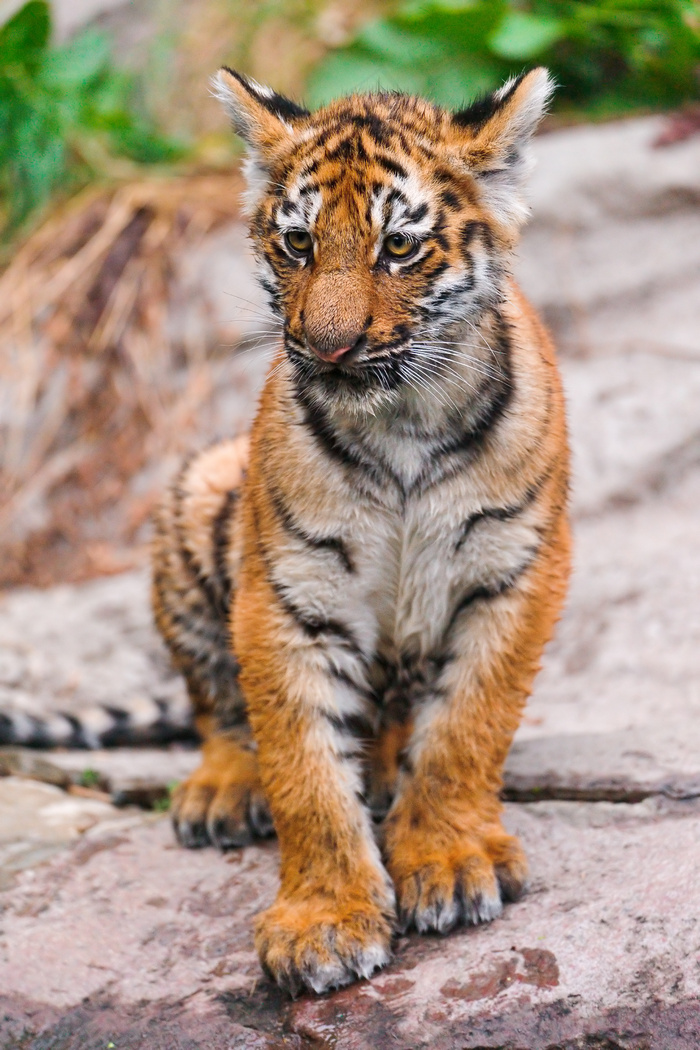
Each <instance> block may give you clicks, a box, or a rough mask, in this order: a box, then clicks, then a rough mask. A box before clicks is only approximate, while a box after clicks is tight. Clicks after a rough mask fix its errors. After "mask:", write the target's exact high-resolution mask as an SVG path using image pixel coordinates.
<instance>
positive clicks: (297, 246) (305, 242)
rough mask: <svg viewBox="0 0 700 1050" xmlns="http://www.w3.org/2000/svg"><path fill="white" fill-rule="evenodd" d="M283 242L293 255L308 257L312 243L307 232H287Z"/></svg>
mask: <svg viewBox="0 0 700 1050" xmlns="http://www.w3.org/2000/svg"><path fill="white" fill-rule="evenodd" d="M284 240H285V243H286V245H287V247H288V248H289V249H290V250H291V251H292V252H294V254H295V255H308V254H309V252H310V251H311V249H312V248H313V243H314V242H313V240H312V239H311V234H310V233H309V232H308V231H307V230H289V231H288V232H287V233H285V235H284Z"/></svg>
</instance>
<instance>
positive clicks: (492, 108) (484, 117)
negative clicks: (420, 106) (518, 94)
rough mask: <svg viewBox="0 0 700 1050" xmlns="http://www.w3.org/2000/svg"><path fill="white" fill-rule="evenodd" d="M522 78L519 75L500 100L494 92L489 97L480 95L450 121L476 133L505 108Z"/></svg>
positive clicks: (523, 74)
mask: <svg viewBox="0 0 700 1050" xmlns="http://www.w3.org/2000/svg"><path fill="white" fill-rule="evenodd" d="M524 76H525V73H521V75H520V76H519V77H517V78H516V79H515V80H514V81H513V83H512V84H511V86H510V88H509V89H508V91H507V92H506V94H505V95H502V96H501V98H498V97H497V95H498V92H495V91H494V92H493V93H492V94H490V95H482V97H481V98H477V99H475V101H474V102H472V103H471V105H470V106H468V107H467V108H466V109H463V110H460V112H459V113H453V114H452V120H453V121H454V123H455V124H457V125H458V126H459V127H467V128H471V129H472V130H473V131H478V130H479V129H480V128H482V127H483V126H484V124H486V123H487V121H489V120H490V119H491V117H493V116H495V114H496V113H498V111H499V110H500V109H502V108H503V106H505V104H506V102H508V100H509V98H510V97H511V95H512V94H513V92H514V91H515V90H516V88H517V87H518V86H519V84H520V82H521V81H522V79H523V77H524Z"/></svg>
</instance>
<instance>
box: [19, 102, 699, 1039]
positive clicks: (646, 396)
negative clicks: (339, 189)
mask: <svg viewBox="0 0 700 1050" xmlns="http://www.w3.org/2000/svg"><path fill="white" fill-rule="evenodd" d="M659 126H660V124H659V121H658V120H656V119H648V120H642V121H631V122H626V123H622V124H614V125H609V126H607V127H601V128H579V129H573V130H568V131H563V132H559V133H556V134H552V135H549V136H546V137H544V138H541V139H540V140H538V144H537V149H538V153H539V155H540V165H539V168H538V169H537V173H536V176H535V182H534V192H533V202H534V210H535V218H534V222H533V224H532V226H531V227H530V229H529V231H528V233H527V235H526V237H525V241H524V244H523V247H522V251H521V260H520V273H521V276H522V280H523V283H524V285H525V287H526V289H527V290H528V291H529V292H530V294H531V295H532V297H533V299H534V300H535V301H536V303H537V304H538V305H539V306H540V307H541V308H542V309H543V310H544V313H545V315H546V317H547V319H548V321H549V323H550V325H551V326H552V328H553V330H554V332H555V335H556V338H557V341H558V343H559V346H560V348H561V350H562V355H561V360H562V369H563V373H564V379H565V384H566V388H567V392H568V398H569V406H570V419H571V430H572V444H573V449H574V466H575V480H574V490H573V512H574V524H575V534H576V568H575V574H574V579H573V583H572V590H571V596H570V600H569V604H568V608H567V611H566V614H565V616H564V618H563V620H562V623H561V625H560V630H559V632H558V636H557V639H556V640H555V642H554V643H553V644H552V646H551V647H550V649H549V651H548V652H547V654H546V658H545V664H544V670H543V673H542V675H541V677H540V678H539V679H538V682H537V687H536V690H535V694H534V695H533V697H532V699H531V701H530V704H529V706H528V709H527V712H526V717H525V719H524V722H523V725H522V727H521V729H520V731H519V733H518V736H517V739H516V743H515V746H514V748H513V751H512V754H511V756H510V759H509V763H508V769H507V777H506V794H507V797H509V798H511V799H514V800H518V801H516V802H510V803H509V804H508V822H509V824H510V826H511V827H512V828H513V830H515V831H517V832H518V833H519V834H520V835H522V838H523V840H524V842H525V845H526V847H527V849H528V854H529V857H530V861H531V868H532V887H531V891H530V893H529V895H528V896H527V897H526V898H524V900H523V901H522V902H520V903H518V904H517V905H512V906H509V907H508V908H507V909H506V911H505V914H504V916H503V918H502V919H500V920H499V921H497V922H496V923H494V924H493V925H492V926H490V927H488V928H482V929H478V930H466V931H461V932H457V933H455V934H453V935H451V936H449V937H448V938H444V939H438V938H418V937H411V938H403V939H401V940H400V941H399V942H398V944H397V946H396V957H395V961H394V962H393V963H392V964H391V966H390V967H389V969H388V970H386V971H385V972H384V973H383V974H382V975H380V976H378V977H377V978H375V979H374V980H373V981H372V982H369V983H366V982H365V983H362V984H359V985H357V986H355V987H353V988H350V989H347V990H344V991H341V992H339V993H336V994H335V995H330V996H326V997H323V998H321V999H311V998H302V999H300V1000H298V1001H297V1002H295V1003H289V1002H288V1001H286V1000H284V999H283V998H281V997H280V996H279V995H278V994H277V992H276V991H275V990H274V989H273V988H272V987H271V986H270V985H269V984H268V982H267V981H266V980H265V979H264V978H262V976H261V974H260V972H259V969H258V964H257V960H256V958H255V956H254V953H253V950H252V940H251V929H252V924H251V920H252V916H253V914H254V913H255V912H256V911H257V910H258V909H259V908H261V907H264V906H265V904H266V903H268V902H269V901H270V900H271V899H272V896H273V894H274V890H275V884H276V881H275V880H276V863H277V851H276V846H275V844H274V843H271V844H269V845H266V846H265V847H263V848H258V847H255V848H250V849H246V850H245V851H243V852H238V853H231V854H227V855H225V856H221V855H217V854H215V853H214V852H213V851H209V850H206V851H202V852H199V853H188V852H185V851H181V850H178V849H177V848H176V846H175V843H174V841H173V839H172V835H171V832H170V829H169V827H168V823H167V821H166V820H164V819H162V818H157V817H153V816H152V815H146V814H143V813H138V812H125V811H123V810H116V809H115V808H114V807H113V806H111V805H110V804H109V802H107V801H103V800H100V799H99V798H92V799H89V798H80V797H78V796H75V795H68V794H66V793H65V792H64V791H62V789H61V784H68V783H69V782H70V783H75V781H76V779H78V780H79V779H80V775H81V773H82V772H83V771H84V770H85V768H87V767H90V768H95V769H96V771H97V772H99V774H100V777H101V778H102V779H101V780H100V782H99V786H100V787H101V788H107V789H108V791H111V792H112V793H113V794H116V793H117V791H118V785H119V783H122V784H123V783H124V778H126V780H127V781H128V779H129V777H131V783H132V784H133V783H136V782H140V783H141V784H142V785H143V784H144V783H148V784H150V787H149V790H152V789H153V784H154V783H155V784H157V785H159V788H160V790H161V791H162V789H163V788H164V786H165V785H166V784H167V783H168V781H169V780H171V779H178V778H179V777H180V776H182V775H185V774H186V772H187V771H188V768H189V766H188V763H191V762H193V761H195V760H196V756H195V755H194V754H193V753H192V752H186V751H181V752H175V753H174V754H175V758H173V753H166V752H163V753H161V759H159V761H160V762H161V766H160V768H156V763H155V759H152V758H149V753H147V752H144V753H142V754H141V757H140V758H139V760H138V761H139V762H140V763H141V766H140V768H139V769H137V768H136V765H137V764H136V763H135V762H131V763H130V761H129V757H128V756H123V755H122V756H121V757H116V758H115V757H110V756H107V757H105V756H101V755H99V754H88V753H84V752H83V753H82V754H80V755H74V754H68V753H67V754H64V755H60V754H56V755H49V756H47V757H48V759H49V761H50V762H51V764H52V767H53V772H51V771H47V770H46V769H45V768H44V769H43V771H42V770H41V769H40V768H37V767H36V766H34V767H33V769H30V768H29V766H30V765H31V763H30V762H29V759H27V758H26V754H25V757H22V756H21V755H20V757H18V758H16V759H15V765H14V766H12V767H10V766H9V765H6V766H5V767H3V766H2V761H1V760H0V769H2V768H4V769H5V772H6V773H7V772H10V773H12V774H13V776H11V777H7V776H6V777H5V779H3V780H0V816H2V818H3V826H5V824H6V825H7V827H8V828H9V831H8V832H7V835H6V836H5V837H4V838H3V840H2V842H1V843H0V872H1V873H2V879H3V880H4V881H3V882H2V884H1V885H3V886H4V892H3V893H2V895H1V896H0V908H2V913H1V915H2V917H1V919H0V930H1V933H0V1004H1V1005H2V1007H3V1009H2V1010H0V1018H4V1019H3V1020H0V1050H10V1048H12V1050H15V1048H21V1050H39V1048H46V1047H51V1048H53V1050H73V1048H83V1047H85V1048H90V1050H92V1048H95V1050H97V1048H100V1050H103V1048H104V1047H107V1046H109V1045H110V1043H112V1044H113V1045H114V1046H115V1047H117V1048H119V1050H123V1048H130V1047H132V1046H141V1045H142V1046H145V1047H149V1048H159V1047H163V1048H164V1050H165V1048H167V1050H180V1048H182V1050H185V1048H187V1050H189V1048H196V1047H202V1048H205V1047H206V1048H207V1050H219V1048H221V1050H224V1048H227V1050H228V1048H230V1047H236V1048H237V1047H241V1048H243V1047H251V1048H253V1047H255V1048H257V1047H267V1048H270V1050H277V1048H282V1047H293V1048H302V1047H321V1048H323V1047H328V1048H330V1047H336V1048H340V1050H345V1048H347V1050H364V1048H370V1047H371V1048H375V1047H382V1048H384V1047H396V1048H398V1050H417V1048H420V1047H428V1046H430V1047H436V1048H438V1050H442V1048H445V1050H448V1048H449V1050H452V1048H457V1047H459V1048H478V1047H481V1048H486V1047H503V1048H509V1050H545V1048H547V1050H550V1048H551V1050H557V1048H558V1050H575V1048H582V1047H588V1048H600V1050H604V1048H605V1050H616V1048H620V1050H622V1048H625V1050H676V1048H683V1050H690V1048H695V1047H697V1046H698V1045H700V1007H699V1006H698V999H699V997H700V987H699V985H700V919H699V918H698V916H700V899H699V898H698V893H699V892H700V889H699V883H698V879H697V871H698V868H699V867H700V845H699V843H700V834H699V832H700V690H699V689H698V681H700V675H699V672H700V644H699V642H700V606H698V602H697V594H698V592H699V590H700V587H699V585H700V530H699V529H698V525H697V521H698V507H699V506H700V422H699V420H700V416H699V415H698V404H699V403H700V398H699V395H700V339H699V337H698V332H700V297H699V296H698V295H697V287H698V278H699V277H700V253H699V252H698V244H700V210H699V209H698V207H697V204H698V200H699V199H700V175H699V173H700V139H698V138H695V139H689V140H688V141H687V142H684V143H680V144H677V145H675V146H672V147H669V148H668V149H666V150H653V149H652V148H651V143H652V142H653V141H654V139H655V138H656V137H657V135H658V132H659ZM239 237H240V234H239V232H238V231H236V230H232V231H231V233H230V235H227V236H226V237H221V238H219V241H218V242H217V247H216V253H215V255H214V256H212V257H208V258H207V259H203V260H201V261H200V262H201V265H202V266H207V267H209V268H210V272H211V273H213V274H214V273H217V274H224V273H225V272H226V259H227V257H228V258H231V259H233V257H234V256H237V257H238V258H240V256H239V255H238V248H237V247H236V245H237V244H239V243H240V241H239ZM197 265H200V263H198V264H197ZM219 281H220V282H221V283H222V284H224V283H225V279H224V278H223V277H222V276H221V277H217V278H216V280H215V281H213V284H216V283H217V282H219ZM242 294H245V295H246V298H248V297H249V293H248V291H245V292H244V293H242ZM213 308H216V309H220V310H221V318H220V323H221V325H222V326H224V325H225V323H226V314H228V316H229V317H230V313H231V306H230V302H229V300H227V299H226V298H225V297H223V294H222V298H221V303H220V304H219V306H216V304H214V307H213ZM254 309H255V307H254ZM249 356H250V358H251V373H252V374H254V375H257V376H258V378H259V376H260V374H261V371H262V367H263V365H262V364H261V363H260V362H259V361H256V360H255V356H254V355H249ZM231 404H232V406H233V409H232V410H233V411H234V413H235V412H236V411H240V413H241V414H240V415H239V416H236V421H237V422H239V423H240V422H242V421H243V420H244V416H245V412H246V411H248V410H249V408H248V407H247V408H245V409H243V408H242V407H241V408H237V407H236V406H238V405H242V402H240V400H239V401H238V402H237V401H236V399H235V397H232V400H231ZM0 637H1V638H2V639H3V647H2V649H1V650H0V691H1V692H0V711H5V712H12V713H13V714H14V715H15V716H16V715H18V714H20V715H21V716H23V717H24V718H25V719H29V720H30V721H31V719H32V718H33V717H38V716H39V715H43V714H45V713H46V712H47V711H53V712H55V717H56V718H59V717H60V714H59V712H60V711H61V710H63V711H68V712H69V713H70V712H74V713H75V712H78V711H80V712H83V711H85V709H86V708H92V709H93V712H94V713H93V716H92V717H93V718H94V719H95V721H94V725H95V727H96V729H97V728H99V718H100V715H99V704H101V703H106V704H109V705H111V706H118V707H120V708H123V709H124V710H126V711H128V712H129V713H130V714H131V715H132V716H133V717H134V718H136V719H139V718H140V719H141V720H142V722H143V724H144V725H145V724H148V720H149V718H150V719H152V718H153V712H154V702H155V701H156V700H160V701H161V703H167V704H169V705H172V709H173V712H179V714H178V717H180V718H181V719H183V725H184V724H185V722H186V718H187V712H186V706H185V701H184V692H183V690H182V686H181V684H180V683H179V681H178V680H177V679H176V678H174V677H173V676H172V675H171V674H170V672H169V671H168V669H167V664H166V662H165V660H164V656H163V653H162V650H161V649H160V647H159V644H158V642H157V640H156V638H155V636H154V634H153V633H152V630H151V628H150V624H149V614H148V606H147V581H146V577H145V574H143V573H138V572H136V573H130V574H126V575H124V576H122V577H115V578H112V579H109V580H101V581H96V582H94V583H91V584H87V585H84V586H82V587H78V588H70V587H65V588H56V589H55V590H54V591H52V592H42V593H36V592H30V591H22V592H15V593H12V594H7V595H6V596H4V598H3V599H2V600H1V601H0ZM156 706H157V705H156ZM162 756H165V757H162ZM183 756H184V757H183ZM176 762H179V763H181V767H178V771H177V772H176V773H175V774H174V775H173V770H174V763H176ZM110 763H111V765H110ZM120 763H121V765H120ZM27 777H38V778H39V780H42V779H43V780H47V779H48V780H49V781H51V779H52V777H53V782H52V783H49V784H48V785H46V784H43V783H38V782H35V781H33V780H31V779H27ZM62 777H63V778H67V779H61V778H62ZM120 778H122V779H121V780H120ZM139 778H140V780H139ZM149 778H150V780H149ZM72 790H73V789H72ZM131 797H132V798H133V797H134V796H131ZM534 799H537V800H539V801H536V802H533V801H531V800H534ZM552 799H554V800H559V801H551V800H552ZM561 800H568V801H561ZM88 803H89V805H88ZM10 811H11V812H12V814H13V815H12V819H11V820H10V817H9V815H8V814H9V813H10ZM47 812H48V814H49V816H48V817H47ZM52 813H53V814H56V813H59V814H61V821H62V823H61V822H60V821H59V823H52V821H53V820H54V817H52V816H51V814H52ZM56 819H57V818H56ZM13 822H14V823H13ZM3 834H4V832H3ZM8 851H9V852H8ZM13 851H15V852H13ZM47 858H50V859H48V860H47ZM40 861H41V862H46V863H43V864H41V865H40V864H39V862H40ZM35 865H39V866H36V867H35Z"/></svg>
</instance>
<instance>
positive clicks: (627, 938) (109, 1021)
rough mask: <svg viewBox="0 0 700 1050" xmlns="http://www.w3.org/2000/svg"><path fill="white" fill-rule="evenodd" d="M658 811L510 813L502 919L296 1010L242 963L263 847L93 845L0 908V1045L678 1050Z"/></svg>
mask: <svg viewBox="0 0 700 1050" xmlns="http://www.w3.org/2000/svg"><path fill="white" fill-rule="evenodd" d="M664 805H668V804H662V803H660V802H659V801H653V802H652V801H648V802H645V803H641V804H639V805H632V806H628V805H617V806H616V805H612V804H605V803H604V804H599V805H592V804H586V805H582V804H576V803H563V802H560V803H538V804H533V805H527V806H510V807H509V808H508V823H509V825H510V826H511V827H512V829H513V830H514V831H517V832H518V833H519V834H520V835H522V837H523V840H524V842H525V844H526V846H527V848H528V852H529V856H530V860H531V867H532V884H531V889H530V892H529V894H528V895H527V896H526V897H525V898H524V899H523V900H522V901H521V902H520V903H518V904H515V905H510V906H508V907H507V908H506V910H505V912H504V915H503V916H502V918H501V919H499V920H497V921H496V922H494V923H493V924H492V925H490V926H488V927H482V928H478V929H467V930H460V931H457V932H455V933H453V934H452V935H450V936H448V937H445V938H440V937H418V936H411V937H403V938H400V939H399V941H398V942H397V944H396V952H395V958H394V961H393V962H392V963H391V964H390V966H389V967H387V969H386V970H384V971H383V972H382V973H381V974H378V975H377V976H376V977H375V978H374V979H373V980H372V981H369V982H362V983H359V984H357V985H354V986H352V987H350V988H346V989H343V990H341V991H339V992H336V993H334V994H331V995H327V996H324V997H321V998H316V997H310V996H306V997H302V998H300V999H299V1000H297V1001H296V1002H291V1001H289V1000H288V999H286V998H285V997H284V996H283V995H282V994H281V993H280V992H279V991H278V990H277V989H276V988H274V987H273V986H272V985H271V984H270V983H269V982H268V980H267V979H266V978H265V977H263V975H262V973H261V971H260V969H259V965H258V960H257V957H256V955H255V952H254V948H253V940H252V918H253V916H254V914H255V913H256V912H257V911H258V910H259V909H261V908H263V907H265V906H266V905H267V904H268V903H270V902H271V900H272V899H273V896H274V893H275V890H276V886H277V847H276V845H275V844H274V843H270V844H268V845H265V846H262V847H251V848H248V849H246V850H244V851H241V852H235V853H229V854H226V855H221V854H217V853H215V852H214V851H213V850H203V851H199V852H187V851H185V850H182V849H180V848H179V847H177V846H176V844H175V842H174V840H173V837H172V833H171V830H170V827H169V823H168V821H167V820H166V819H163V818H153V817H152V818H142V822H140V823H138V824H136V825H132V826H130V827H125V828H123V829H121V830H119V829H116V830H115V829H113V828H111V829H107V830H106V831H101V830H100V829H99V828H97V829H95V830H93V831H92V832H89V833H88V834H86V835H85V836H84V837H83V839H82V840H81V841H80V842H79V843H78V844H76V845H75V846H73V847H72V848H71V849H70V850H69V851H68V852H65V853H64V854H63V855H61V856H60V857H58V858H55V859H53V860H52V861H50V862H49V863H48V864H47V865H45V866H44V867H42V868H39V869H37V870H35V871H34V872H25V873H23V874H22V875H20V876H19V878H18V882H17V884H16V886H15V887H14V888H12V889H10V890H8V891H6V892H5V893H4V894H3V895H2V896H1V897H0V902H1V905H2V909H3V911H2V936H1V938H0V989H1V992H2V997H3V998H2V999H1V1000H0V1002H1V1004H2V1007H3V1011H2V1012H1V1013H0V1016H1V1015H2V1014H4V1018H5V1019H4V1020H3V1021H0V1048H2V1050H10V1047H12V1048H14V1047H15V1045H19V1046H22V1047H31V1048H34V1047H36V1048H39V1047H44V1046H46V1047H48V1046H51V1047H52V1048H53V1047H56V1048H61V1050H63V1048H65V1050H72V1048H74V1047H75V1048H79V1047H90V1048H92V1047H93V1046H94V1047H95V1048H97V1047H98V1046H99V1047H100V1048H102V1047H105V1046H106V1045H107V1043H108V1042H109V1041H111V1042H113V1043H114V1045H115V1047H116V1048H118V1050H122V1048H129V1050H130V1048H131V1046H132V1045H133V1046H135V1045H139V1046H141V1045H143V1046H145V1047H148V1048H149V1050H150V1048H152V1047H160V1046H163V1047H167V1050H185V1048H187V1050H190V1048H193V1047H202V1048H205V1047H206V1050H224V1048H226V1050H228V1048H230V1047H248V1046H250V1047H268V1048H277V1047H280V1048H281V1047H285V1046H286V1047H312V1046H318V1047H335V1048H336V1050H376V1048H384V1047H397V1048H403V1050H409V1048H410V1050H418V1048H422V1047H437V1048H439V1050H440V1048H444V1050H448V1048H454V1047H460V1048H462V1047H464V1048H470V1047H482V1048H485V1047H503V1046H513V1047H518V1048H523V1050H524V1048H528V1050H544V1048H545V1047H549V1046H552V1047H565V1046H571V1047H574V1046H576V1045H581V1046H583V1045H584V1044H583V1043H580V1044H577V1043H575V1042H571V1043H569V1042H567V1040H573V1039H577V1038H579V1037H581V1036H583V1035H584V1034H586V1033H589V1034H593V1033H597V1032H601V1031H604V1030H606V1028H610V1030H611V1031H613V1030H614V1031H616V1030H617V1029H615V1025H617V1026H618V1028H619V1030H620V1032H622V1031H623V1029H624V1028H625V1025H626V1026H627V1027H629V1025H630V1024H632V1023H633V1021H634V1018H637V1019H638V1023H639V1024H641V1023H642V1021H640V1020H639V1018H641V1017H642V1015H643V1014H644V1018H645V1019H644V1022H643V1027H644V1026H646V1028H645V1030H648V1031H651V1030H652V1029H653V1025H657V1026H658V1025H659V1024H662V1022H663V1025H664V1026H665V1028H664V1029H663V1031H664V1032H665V1035H664V1036H663V1038H664V1039H667V1040H668V1041H667V1042H662V1043H657V1042H654V1041H653V1040H652V1041H649V1038H650V1037H649V1036H648V1031H647V1036H646V1037H645V1038H647V1042H646V1043H639V1044H634V1043H625V1042H617V1043H615V1042H611V1043H609V1044H604V1043H595V1042H591V1043H587V1044H585V1045H587V1046H604V1045H607V1046H612V1047H615V1046H620V1047H627V1046H629V1047H633V1046H636V1045H638V1046H640V1047H641V1046H644V1047H650V1048H657V1047H658V1050H672V1048H675V1047H681V1046H684V1045H685V1046H687V1047H688V1050H690V1047H693V1046H695V1045H697V1044H695V1043H693V1042H687V1043H686V1044H683V1043H682V1042H678V1041H677V1039H676V1036H674V1035H673V1031H672V1028H673V1025H675V1024H676V1021H677V1022H678V1025H681V1028H682V1027H683V1025H685V1026H686V1029H687V1031H691V1030H695V1029H692V1025H696V1027H697V1025H698V1024H700V1012H699V1011H698V1009H697V1004H698V1000H699V998H700V956H699V950H700V923H699V922H698V915H700V883H699V882H698V879H697V868H698V854H699V849H698V842H699V841H700V809H699V808H697V807H693V806H692V805H690V804H685V807H684V806H682V805H681V804H676V808H675V809H672V810H669V809H668V808H664ZM644 1011H646V1013H644ZM615 1018H617V1020H615ZM679 1019H680V1020H679ZM634 1023H637V1022H634ZM688 1025H690V1026H691V1028H688ZM22 1026H24V1031H25V1032H26V1033H27V1037H26V1038H27V1041H26V1042H24V1043H19V1044H15V1043H13V1042H12V1041H11V1040H12V1038H16V1036H11V1034H10V1033H12V1032H13V1031H14V1032H17V1031H20V1030H21V1028H22ZM620 1026H622V1027H620ZM625 1030H626V1029H625ZM149 1032H150V1033H151V1035H150V1036H149V1035H148V1033H149ZM158 1032H160V1034H157V1033H158ZM154 1033H156V1034H154ZM163 1033H165V1035H163ZM669 1033H671V1034H669ZM623 1034H624V1033H623ZM29 1035H31V1040H32V1041H29ZM59 1035H60V1038H59ZM98 1035H99V1036H100V1037H102V1036H104V1039H105V1041H104V1043H99V1042H98ZM40 1037H41V1038H40ZM161 1037H162V1038H163V1039H166V1041H165V1042H162V1041H159V1040H161ZM659 1038H660V1037H659ZM678 1038H680V1036H679V1037H678ZM683 1038H685V1036H684V1037H683ZM52 1039H53V1040H54V1041H53V1042H52V1041H51V1040H52ZM139 1039H140V1041H139ZM149 1039H152V1040H153V1041H151V1042H149V1041H148V1040H149ZM674 1039H675V1040H676V1041H675V1042H674ZM3 1040H4V1041H3ZM8 1040H9V1041H8ZM42 1040H43V1041H42ZM61 1040H63V1041H61Z"/></svg>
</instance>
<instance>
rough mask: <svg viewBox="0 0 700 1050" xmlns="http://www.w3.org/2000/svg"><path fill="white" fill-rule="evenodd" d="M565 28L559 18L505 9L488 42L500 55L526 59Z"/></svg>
mask: <svg viewBox="0 0 700 1050" xmlns="http://www.w3.org/2000/svg"><path fill="white" fill-rule="evenodd" d="M565 30H566V24H565V23H564V22H563V21H562V20H561V19H558V18H550V17H547V16H543V15H531V14H527V13H526V12H525V11H509V12H508V13H507V14H506V15H505V17H504V18H503V21H502V22H501V24H500V26H499V27H498V29H497V30H496V32H495V33H494V34H493V35H492V36H491V37H490V39H489V45H490V47H491V50H492V51H493V52H494V54H496V55H498V56H499V57H500V58H506V59H523V60H527V59H531V58H535V57H537V56H538V55H541V54H542V52H543V51H546V50H547V48H548V47H551V46H552V44H554V43H555V42H556V41H557V40H561V38H562V37H563V36H564V33H565Z"/></svg>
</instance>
